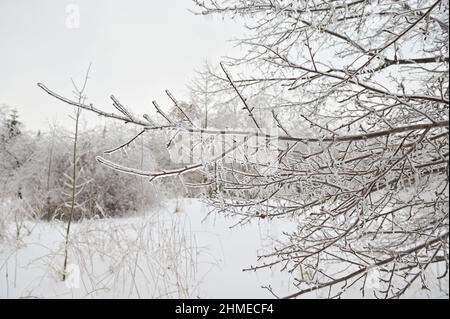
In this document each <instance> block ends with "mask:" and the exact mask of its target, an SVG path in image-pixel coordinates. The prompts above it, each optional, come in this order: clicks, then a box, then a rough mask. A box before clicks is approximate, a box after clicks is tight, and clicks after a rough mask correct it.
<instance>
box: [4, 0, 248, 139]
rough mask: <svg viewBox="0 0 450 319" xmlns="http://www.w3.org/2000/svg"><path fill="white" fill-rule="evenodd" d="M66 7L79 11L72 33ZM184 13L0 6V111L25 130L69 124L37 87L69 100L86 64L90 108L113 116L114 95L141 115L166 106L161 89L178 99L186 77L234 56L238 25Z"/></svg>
mask: <svg viewBox="0 0 450 319" xmlns="http://www.w3.org/2000/svg"><path fill="white" fill-rule="evenodd" d="M71 4H75V5H77V6H78V8H79V9H80V27H79V28H68V27H67V25H66V22H67V16H68V13H66V9H67V6H68V5H71ZM188 8H191V9H192V8H194V7H193V4H192V2H191V1H190V0H171V1H157V0H129V1H125V0H80V1H67V2H66V1H61V0H39V1H33V0H0V104H3V103H4V104H7V105H9V106H11V107H15V108H17V109H18V111H19V113H20V116H21V119H22V121H23V122H24V123H25V125H26V127H27V128H29V129H32V130H38V129H41V130H45V129H47V128H48V122H56V121H57V122H59V123H62V124H63V125H68V123H70V122H69V121H68V114H69V113H71V112H72V110H71V108H70V107H69V106H67V105H64V104H62V103H61V102H58V101H56V100H55V99H53V98H52V97H50V96H49V95H47V94H45V93H44V92H43V91H42V90H41V89H39V88H38V87H37V86H36V83H37V82H42V83H44V84H45V85H46V86H47V87H49V88H51V89H53V90H55V91H57V92H59V93H61V94H63V95H66V96H70V97H71V88H72V85H71V82H70V78H71V77H73V78H74V80H80V81H81V80H82V78H83V74H84V73H85V71H86V69H87V67H88V65H89V62H92V70H91V79H90V82H89V84H88V90H87V93H88V96H89V101H90V102H91V103H94V104H95V105H96V106H99V107H102V108H107V109H108V110H113V108H112V106H111V101H110V99H109V96H110V94H114V95H115V96H116V97H117V98H118V99H119V100H120V101H121V102H122V103H123V104H124V105H126V106H129V107H130V108H131V109H132V110H133V111H135V113H136V114H142V113H146V112H149V110H150V109H151V108H152V106H151V101H152V100H153V99H156V100H158V102H159V103H160V104H161V105H164V104H166V105H167V104H168V100H167V98H166V96H165V95H164V90H165V89H169V90H171V91H172V93H174V94H175V95H176V96H179V97H180V98H181V97H183V96H185V95H186V88H185V84H186V83H187V81H188V80H189V79H190V78H192V76H193V71H194V70H195V69H199V68H200V66H201V64H202V63H203V61H204V60H205V59H206V58H208V60H209V61H211V62H212V63H217V62H218V61H220V57H221V56H224V55H230V54H233V53H234V52H235V49H233V43H231V42H230V41H227V40H231V39H233V38H235V37H238V36H239V35H241V34H242V33H243V29H242V27H241V26H240V24H239V23H235V22H233V21H223V20H222V19H221V18H220V17H214V18H210V17H203V16H198V15H194V14H192V13H191V12H189V11H188ZM72 12H73V11H72ZM88 120H89V121H92V117H91V118H89V117H88Z"/></svg>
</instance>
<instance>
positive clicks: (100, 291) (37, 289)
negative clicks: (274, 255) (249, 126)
mask: <svg viewBox="0 0 450 319" xmlns="http://www.w3.org/2000/svg"><path fill="white" fill-rule="evenodd" d="M9 216H10V217H11V215H9ZM13 216H14V217H13V218H6V219H5V218H4V217H5V216H3V218H2V220H3V223H0V235H1V236H0V298H271V297H273V295H272V294H271V293H270V292H269V291H268V290H267V289H263V288H261V287H262V286H270V287H271V288H272V289H273V291H274V292H276V293H277V294H278V295H279V296H286V295H289V294H291V293H293V292H295V290H294V289H295V288H294V287H293V285H292V280H293V277H291V276H290V275H289V274H287V273H286V272H282V273H281V272H280V271H279V269H277V268H274V269H261V270H258V271H257V272H253V271H246V272H243V271H242V269H244V268H248V267H249V266H250V265H256V264H257V254H258V252H263V251H266V252H267V251H271V247H272V246H271V245H273V240H274V239H283V238H282V237H283V234H282V233H283V232H290V231H292V230H294V228H295V224H294V223H292V222H289V221H286V220H272V221H269V220H267V219H260V220H254V221H253V222H252V223H248V224H245V225H243V226H235V227H233V228H230V226H233V225H235V224H236V219H233V218H226V217H224V216H222V215H217V214H211V215H209V216H208V207H207V206H206V205H205V204H203V203H201V202H199V201H198V200H194V199H182V200H179V201H177V202H175V201H172V202H169V203H166V204H164V205H160V206H159V207H155V208H153V209H152V210H149V211H147V212H146V213H145V214H140V215H136V216H131V217H127V218H110V219H94V220H85V221H83V222H80V223H74V224H73V226H72V229H71V236H70V238H71V242H70V246H69V262H68V271H69V274H70V275H69V276H68V278H67V280H66V281H64V282H63V281H62V280H61V277H62V275H61V272H62V267H63V256H64V236H65V231H66V224H65V223H62V222H59V221H53V222H50V223H48V222H43V221H39V222H35V221H33V222H32V221H25V222H23V220H21V219H20V218H17V216H16V215H13ZM0 217H1V216H0ZM5 220H6V223H5ZM429 272H431V273H429V274H426V275H431V276H433V277H430V278H436V273H438V274H442V273H443V272H444V268H442V267H441V269H440V268H439V265H436V267H430V269H429ZM293 275H294V276H295V274H293ZM297 275H298V274H297ZM446 292H447V293H448V275H447V276H446V278H445V279H444V280H442V281H436V280H434V281H433V284H432V285H430V286H429V287H427V289H423V287H422V288H421V287H419V286H418V287H414V288H413V289H411V292H408V294H406V295H405V296H404V297H409V298H448V296H447V295H446ZM327 295H328V290H326V289H325V290H318V291H315V292H313V293H310V294H309V295H306V296H304V297H309V298H326V297H327ZM345 297H353V298H361V297H362V296H361V293H360V291H359V287H358V286H357V285H355V286H354V287H352V289H350V290H349V291H348V292H347V293H346V295H345ZM365 297H366V298H370V297H373V295H372V294H370V293H367V294H366V295H365Z"/></svg>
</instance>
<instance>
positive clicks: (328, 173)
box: [39, 0, 449, 298]
mask: <svg viewBox="0 0 450 319" xmlns="http://www.w3.org/2000/svg"><path fill="white" fill-rule="evenodd" d="M195 2H196V3H197V5H198V7H199V10H200V11H199V12H198V13H200V14H204V15H209V14H225V15H231V16H232V17H235V16H242V17H245V18H246V19H247V20H246V21H247V23H248V25H247V27H248V29H249V31H250V35H249V37H248V38H247V39H243V40H241V44H244V45H245V46H246V47H247V48H248V52H247V54H246V55H245V56H244V57H243V58H239V59H230V60H231V62H230V63H229V64H228V66H225V64H223V63H222V64H221V67H222V70H221V71H222V72H221V73H217V74H216V73H214V72H211V74H210V75H211V78H212V79H214V81H216V83H217V90H216V94H231V95H234V96H235V97H237V98H238V100H239V101H240V103H241V105H242V107H243V111H244V112H243V113H242V114H243V116H249V117H250V119H251V122H252V123H253V126H254V130H252V129H248V128H246V129H242V130H238V129H236V130H221V129H212V128H209V127H198V126H196V125H194V124H193V121H192V120H191V119H190V118H189V116H188V115H187V112H184V111H183V106H182V105H181V104H180V103H178V102H177V100H176V99H175V98H174V97H173V95H172V94H170V92H167V94H168V96H169V98H170V100H171V101H172V102H173V103H174V105H175V107H176V108H178V109H179V110H181V112H182V114H184V117H185V118H184V120H182V121H181V120H177V119H174V118H171V116H170V115H168V114H166V113H164V112H163V110H162V109H161V107H160V106H159V105H158V104H157V103H156V102H153V105H154V107H155V109H156V112H157V113H158V114H159V115H160V116H161V120H163V121H164V122H162V123H161V121H159V120H158V119H150V117H149V116H148V115H145V116H143V117H142V118H138V117H135V116H134V115H132V114H131V112H130V111H129V110H127V109H126V108H125V107H124V106H123V105H122V104H120V102H118V101H117V99H115V98H113V97H112V99H113V103H114V106H115V107H116V109H118V110H119V111H120V113H121V114H113V113H106V112H105V111H102V110H101V109H99V108H96V107H94V106H93V105H85V104H82V103H78V102H74V101H71V100H69V99H67V98H65V97H63V96H61V95H59V94H57V93H56V92H54V91H52V90H50V89H48V88H47V87H46V86H44V85H43V84H39V86H40V87H41V88H42V89H43V90H44V91H46V92H47V93H48V94H50V95H52V96H53V97H55V98H57V99H59V100H61V101H63V102H65V103H67V104H70V105H74V106H77V107H80V108H83V109H86V110H89V111H92V112H95V113H97V114H99V115H102V116H106V117H109V118H114V119H117V120H121V121H123V122H126V123H133V124H135V125H138V126H141V127H142V131H141V132H140V133H139V135H141V134H144V133H150V132H152V131H155V130H167V131H168V132H175V134H179V133H200V134H204V135H213V136H227V135H230V136H244V137H248V138H249V137H251V136H253V135H255V134H259V135H260V136H262V137H263V138H265V139H266V140H273V139H276V140H277V141H278V146H277V154H278V155H277V157H276V159H275V160H274V161H273V162H271V163H261V162H258V161H255V160H253V159H252V158H248V157H245V156H244V157H240V158H239V159H236V160H234V161H231V162H230V161H227V160H225V159H226V158H227V157H228V156H229V155H230V152H229V150H230V148H228V151H225V152H223V153H221V154H220V155H219V156H217V157H215V158H213V160H212V161H208V162H206V163H205V162H202V161H200V162H194V163H190V164H188V165H186V166H181V167H179V168H175V169H173V168H171V169H163V170H161V171H156V172H146V171H141V170H138V169H134V168H127V167H123V166H120V165H118V164H115V163H112V162H110V161H108V160H107V159H105V158H99V159H98V160H99V161H100V162H101V163H102V164H104V165H107V166H109V167H111V168H113V169H116V170H119V171H123V172H126V173H131V174H136V175H140V176H144V177H147V178H150V179H155V178H160V177H165V176H179V177H183V176H185V175H187V174H190V173H192V172H198V171H200V172H203V173H204V174H205V178H206V180H207V183H208V184H209V185H213V186H214V187H213V189H214V191H213V192H211V193H210V198H209V200H210V202H211V204H212V205H213V206H214V207H215V208H216V210H217V211H219V212H227V213H230V212H231V213H233V214H234V215H236V216H239V217H240V218H241V219H240V222H242V223H244V222H246V221H248V220H250V219H253V218H275V217H281V216H289V217H290V218H294V219H295V220H297V221H298V229H297V231H296V232H295V233H292V234H288V235H287V241H286V242H283V243H280V244H279V247H277V248H276V249H275V251H273V252H270V253H267V254H265V255H262V256H260V259H261V263H260V264H259V265H257V266H254V267H250V268H249V270H257V269H260V268H265V267H273V266H275V265H278V266H280V267H281V269H282V270H286V271H289V272H292V273H293V274H295V276H296V279H297V288H298V292H296V293H294V294H292V295H290V296H288V297H298V296H300V295H302V294H305V293H309V292H311V291H314V290H318V289H328V296H329V297H340V296H342V295H343V294H345V292H346V290H347V289H348V288H349V287H352V286H357V287H359V288H360V289H361V292H362V294H363V295H364V294H365V293H366V291H367V290H368V289H369V288H371V287H369V284H368V282H369V280H368V277H369V273H371V271H372V270H373V269H374V268H375V269H376V270H377V275H376V281H377V285H376V286H377V287H376V289H374V291H373V294H374V295H375V296H376V297H381V298H397V297H400V296H402V295H404V294H405V293H406V292H407V291H408V290H409V289H412V287H416V286H417V285H419V287H421V288H422V289H428V288H429V287H428V286H429V285H430V282H433V280H434V281H436V280H447V281H448V231H449V226H448V212H449V210H448V192H449V188H448V187H449V184H448V182H449V181H448V158H449V137H448V125H449V119H448V110H449V91H448V54H449V52H448V11H449V6H448V1H442V0H438V1H402V2H398V1H393V0H380V1H365V0H357V1H346V0H339V1H329V0H320V1H314V2H313V1H277V0H252V1H248V0H223V1H205V2H200V1H195ZM234 67H236V68H238V67H242V68H243V69H244V70H249V69H251V70H252V73H251V75H246V74H245V73H244V74H242V75H240V76H232V75H231V73H232V72H231V70H233V68H234ZM267 93H270V94H272V95H276V97H277V99H278V100H277V102H276V103H274V104H273V105H271V111H272V113H271V114H272V117H273V120H274V121H275V123H276V126H277V127H278V132H277V134H272V133H265V132H262V131H261V125H260V123H259V122H258V119H257V117H256V112H257V111H258V110H259V107H258V105H250V104H249V100H248V99H247V96H249V95H252V96H258V95H262V94H267ZM134 139H136V137H132V138H131V139H130V140H129V141H128V142H126V143H124V144H122V145H121V146H119V147H117V148H114V149H113V150H112V151H110V152H113V151H116V150H118V149H121V148H123V147H126V146H128V145H129V144H130V143H132V142H133V140H134ZM193 147H194V146H193ZM211 164H214V165H213V166H214V168H213V172H212V169H211ZM274 167H275V169H273V168H274ZM335 265H338V266H335ZM435 265H439V267H440V268H441V269H442V268H443V270H442V271H441V273H439V274H437V275H435V278H434V279H433V280H432V279H431V278H427V277H428V275H425V274H426V273H427V272H426V271H427V270H429V269H430V268H433V267H434V266H435ZM297 274H299V275H298V276H297ZM444 293H446V294H448V289H447V291H444Z"/></svg>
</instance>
